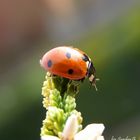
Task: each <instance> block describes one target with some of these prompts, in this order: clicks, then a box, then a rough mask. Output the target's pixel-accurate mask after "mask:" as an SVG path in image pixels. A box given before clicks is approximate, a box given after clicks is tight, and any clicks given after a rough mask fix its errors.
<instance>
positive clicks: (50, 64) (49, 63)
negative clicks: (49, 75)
mask: <svg viewBox="0 0 140 140" xmlns="http://www.w3.org/2000/svg"><path fill="white" fill-rule="evenodd" d="M47 65H48V67H49V68H50V67H51V66H52V61H51V60H49V61H48V63H47Z"/></svg>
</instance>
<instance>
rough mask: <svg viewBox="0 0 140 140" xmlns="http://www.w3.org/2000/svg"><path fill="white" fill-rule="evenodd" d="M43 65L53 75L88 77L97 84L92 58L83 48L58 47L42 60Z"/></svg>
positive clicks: (73, 78)
mask: <svg viewBox="0 0 140 140" xmlns="http://www.w3.org/2000/svg"><path fill="white" fill-rule="evenodd" d="M40 64H41V66H42V67H43V68H44V69H45V70H47V71H49V72H50V73H51V74H53V75H58V76H61V77H64V78H68V79H70V80H84V79H85V78H86V77H88V78H89V81H90V83H91V84H92V85H94V86H95V87H96V85H95V82H96V80H97V79H96V76H95V68H94V66H93V63H92V62H91V59H90V58H89V57H88V56H87V55H86V54H85V53H84V52H83V51H81V50H79V49H77V48H73V47H66V46H61V47H56V48H53V49H51V50H50V51H48V52H47V53H46V54H45V55H44V56H43V58H42V59H41V60H40Z"/></svg>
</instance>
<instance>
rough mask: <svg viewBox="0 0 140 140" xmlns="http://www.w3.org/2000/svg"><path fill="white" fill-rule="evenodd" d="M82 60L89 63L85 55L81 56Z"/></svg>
mask: <svg viewBox="0 0 140 140" xmlns="http://www.w3.org/2000/svg"><path fill="white" fill-rule="evenodd" d="M82 59H83V60H84V61H85V62H87V61H89V58H88V56H87V55H86V54H83V56H82Z"/></svg>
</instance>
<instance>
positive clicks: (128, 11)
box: [0, 0, 140, 140]
mask: <svg viewBox="0 0 140 140" xmlns="http://www.w3.org/2000/svg"><path fill="white" fill-rule="evenodd" d="M60 45H67V46H69V45H72V46H74V47H77V48H80V49H81V50H83V51H85V52H86V53H87V54H88V55H89V56H90V57H91V58H92V60H93V62H94V65H95V67H96V70H97V76H98V77H99V78H100V81H99V82H98V83H97V87H98V92H96V91H95V90H94V88H90V86H89V83H88V81H87V80H86V81H85V82H84V83H83V84H81V88H80V93H79V95H78V96H77V109H78V110H79V111H81V112H82V115H83V117H84V122H83V123H84V126H85V125H87V124H89V123H104V124H105V127H106V128H105V131H104V134H103V135H104V136H105V138H106V139H107V140H109V139H111V138H112V137H113V136H114V137H116V138H117V137H119V136H121V137H122V138H126V137H127V136H128V137H129V138H132V137H137V140H140V2H139V1H137V0H136V1H135V0H134V1H133V2H132V1H131V0H123V1H121V0H119V1H115V0H105V1H103V0H100V1H97V0H94V1H91V0H87V1H74V0H72V1H70V0H68V1H66V0H58V1H57V2H56V1H54V0H52V1H51V0H46V1H38V0H37V1H33V0H28V1H27V0H25V1H17V0H11V2H10V3H7V2H6V1H0V139H1V140H9V139H11V140H17V139H20V140H33V139H34V140H39V139H40V128H41V126H42V120H43V119H44V118H45V109H44V108H43V107H42V96H41V87H42V83H43V81H44V79H45V73H46V72H45V71H44V70H42V68H41V67H40V65H39V60H40V58H41V57H42V55H43V54H44V53H45V52H46V51H48V50H49V49H51V48H53V47H56V46H60Z"/></svg>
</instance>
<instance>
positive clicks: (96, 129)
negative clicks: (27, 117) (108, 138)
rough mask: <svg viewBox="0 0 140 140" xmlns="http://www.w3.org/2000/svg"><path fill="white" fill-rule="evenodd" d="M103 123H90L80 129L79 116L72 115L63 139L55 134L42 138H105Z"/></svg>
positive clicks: (83, 139)
mask: <svg viewBox="0 0 140 140" xmlns="http://www.w3.org/2000/svg"><path fill="white" fill-rule="evenodd" d="M104 128H105V127H104V125H103V124H89V125H87V126H86V128H85V129H83V130H81V131H80V132H78V133H77V131H78V122H77V116H76V115H74V114H73V115H71V116H70V117H69V118H68V120H67V122H66V125H65V127H64V130H63V133H62V139H60V138H58V137H55V136H48V135H46V136H42V137H41V140H104V137H103V136H101V135H102V133H103V131H104Z"/></svg>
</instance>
